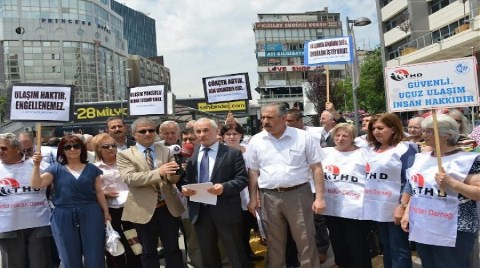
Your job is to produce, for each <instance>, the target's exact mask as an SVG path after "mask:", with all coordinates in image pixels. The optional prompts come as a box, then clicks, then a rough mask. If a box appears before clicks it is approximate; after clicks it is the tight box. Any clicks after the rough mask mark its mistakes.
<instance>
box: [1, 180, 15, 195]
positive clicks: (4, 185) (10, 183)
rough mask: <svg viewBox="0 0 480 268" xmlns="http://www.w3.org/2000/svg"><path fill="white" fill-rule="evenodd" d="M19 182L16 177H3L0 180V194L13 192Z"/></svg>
mask: <svg viewBox="0 0 480 268" xmlns="http://www.w3.org/2000/svg"><path fill="white" fill-rule="evenodd" d="M19 187H20V184H19V183H18V181H17V180H16V179H12V178H4V179H1V180H0V196H6V195H10V194H13V193H14V191H13V190H14V189H15V188H19Z"/></svg>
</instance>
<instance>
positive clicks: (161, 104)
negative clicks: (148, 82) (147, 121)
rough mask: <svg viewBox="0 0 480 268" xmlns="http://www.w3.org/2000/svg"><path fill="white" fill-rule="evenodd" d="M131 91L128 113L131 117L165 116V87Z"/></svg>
mask: <svg viewBox="0 0 480 268" xmlns="http://www.w3.org/2000/svg"><path fill="white" fill-rule="evenodd" d="M129 91H130V92H129V96H128V111H129V114H130V115H131V116H140V115H163V114H165V112H166V107H167V101H166V92H165V91H166V90H165V85H154V86H143V87H131V88H130V89H129Z"/></svg>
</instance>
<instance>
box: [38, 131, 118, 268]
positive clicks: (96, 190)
mask: <svg viewBox="0 0 480 268" xmlns="http://www.w3.org/2000/svg"><path fill="white" fill-rule="evenodd" d="M32 159H33V161H34V163H35V166H34V168H33V172H32V177H31V185H32V187H33V188H35V189H38V188H43V187H47V186H48V185H50V184H52V183H53V192H54V195H53V204H54V205H55V208H54V210H53V214H52V217H51V220H50V224H51V227H52V233H53V237H54V239H55V244H56V245H57V249H58V252H59V255H60V259H61V261H62V265H63V267H69V268H81V267H103V265H104V263H105V258H104V248H105V242H104V241H105V221H106V220H111V217H110V213H109V212H108V207H107V202H106V200H105V195H104V194H103V190H102V183H101V180H100V175H101V174H102V171H101V170H100V169H99V168H98V167H96V166H95V165H93V164H90V163H87V148H86V146H85V144H84V143H83V142H82V141H81V140H80V138H78V137H76V136H73V135H68V136H65V137H63V138H62V140H61V141H60V143H59V144H58V152H57V162H58V163H57V164H53V165H51V166H49V167H48V168H47V169H46V170H45V172H44V173H42V174H40V169H39V165H40V162H41V161H42V155H41V153H40V152H36V153H35V154H34V155H33V158H32Z"/></svg>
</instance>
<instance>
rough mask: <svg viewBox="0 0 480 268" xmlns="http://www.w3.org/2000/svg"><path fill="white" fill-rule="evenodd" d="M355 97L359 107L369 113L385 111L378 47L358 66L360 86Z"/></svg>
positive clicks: (380, 59)
mask: <svg viewBox="0 0 480 268" xmlns="http://www.w3.org/2000/svg"><path fill="white" fill-rule="evenodd" d="M357 98H358V107H359V109H363V110H365V111H367V112H369V113H380V112H384V111H385V104H386V103H385V86H384V76H383V65H382V56H381V53H380V49H379V48H377V49H375V50H374V51H372V52H370V53H369V54H368V55H367V56H366V57H365V59H364V61H363V62H362V65H361V66H360V87H359V88H358V91H357Z"/></svg>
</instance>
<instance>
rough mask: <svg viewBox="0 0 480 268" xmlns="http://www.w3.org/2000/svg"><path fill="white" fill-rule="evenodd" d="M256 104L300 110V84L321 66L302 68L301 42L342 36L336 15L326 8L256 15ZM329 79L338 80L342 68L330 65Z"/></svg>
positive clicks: (337, 14) (301, 95) (302, 44)
mask: <svg viewBox="0 0 480 268" xmlns="http://www.w3.org/2000/svg"><path fill="white" fill-rule="evenodd" d="M253 30H254V32H255V44H256V56H257V72H258V87H256V89H255V90H256V91H257V92H258V93H260V99H259V104H265V103H272V102H285V103H287V104H289V106H290V107H293V106H298V107H301V106H302V105H301V103H303V91H302V84H303V83H304V82H306V81H307V78H308V75H309V74H311V73H314V72H318V71H322V70H323V67H310V66H305V65H304V57H303V47H304V42H305V41H311V40H317V39H323V38H329V37H338V36H342V35H343V31H342V23H341V21H340V13H329V12H328V8H324V10H321V11H313V12H305V13H281V14H258V22H256V23H254V25H253ZM329 67H330V77H331V78H332V79H335V78H341V77H343V76H344V73H345V66H344V65H331V66H329Z"/></svg>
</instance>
